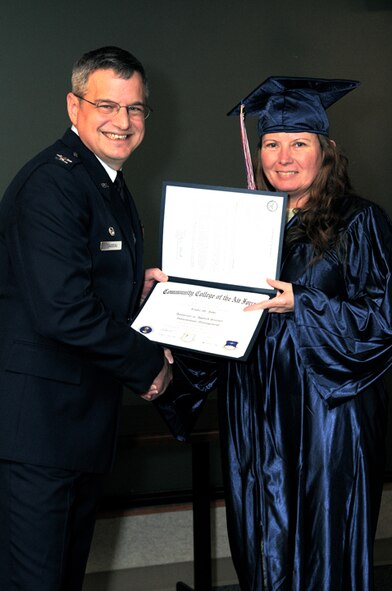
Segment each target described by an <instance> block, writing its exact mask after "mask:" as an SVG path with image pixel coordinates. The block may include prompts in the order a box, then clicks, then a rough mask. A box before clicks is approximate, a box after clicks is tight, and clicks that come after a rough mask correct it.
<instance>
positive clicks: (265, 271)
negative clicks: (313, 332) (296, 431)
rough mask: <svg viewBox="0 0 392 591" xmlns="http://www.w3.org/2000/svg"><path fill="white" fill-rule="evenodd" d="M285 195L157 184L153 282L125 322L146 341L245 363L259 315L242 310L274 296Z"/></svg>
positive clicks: (258, 321)
mask: <svg viewBox="0 0 392 591" xmlns="http://www.w3.org/2000/svg"><path fill="white" fill-rule="evenodd" d="M286 199H287V197H286V194H284V193H271V192H263V191H250V190H248V189H231V188H224V187H214V186H204V185H190V184H179V183H164V186H163V197H162V217H161V268H162V270H163V271H164V272H165V273H166V274H167V275H168V276H169V278H170V279H169V281H168V282H166V283H158V284H157V285H155V287H154V289H153V290H152V292H151V293H150V295H149V297H148V298H147V300H146V302H145V304H144V306H143V308H142V309H141V310H140V312H139V314H138V316H137V317H136V319H135V320H134V322H133V323H132V328H133V329H134V330H136V331H138V332H140V333H141V334H143V335H144V336H145V337H146V338H148V339H151V340H154V341H156V342H158V343H161V344H163V345H166V346H168V347H179V348H181V349H188V350H192V351H199V352H203V353H207V354H211V355H220V356H223V357H228V358H232V359H246V357H247V355H248V354H249V351H250V348H251V346H252V344H253V342H254V339H255V337H256V335H257V332H258V328H259V327H260V325H261V322H262V319H263V314H264V312H263V311H262V310H257V311H253V312H244V308H245V306H248V305H250V304H252V303H256V302H260V301H262V300H263V299H268V298H269V297H270V296H271V295H273V294H274V293H275V292H274V290H273V289H272V288H271V287H270V286H269V285H268V283H267V281H266V279H267V278H271V279H275V278H277V273H278V269H279V265H280V258H281V249H282V236H283V228H284V223H285V211H286Z"/></svg>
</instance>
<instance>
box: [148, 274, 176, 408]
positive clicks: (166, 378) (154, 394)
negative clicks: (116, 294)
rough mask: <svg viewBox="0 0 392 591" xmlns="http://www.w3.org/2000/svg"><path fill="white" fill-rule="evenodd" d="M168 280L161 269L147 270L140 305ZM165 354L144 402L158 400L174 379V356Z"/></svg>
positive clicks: (168, 353)
mask: <svg viewBox="0 0 392 591" xmlns="http://www.w3.org/2000/svg"><path fill="white" fill-rule="evenodd" d="M167 280H168V276H167V275H166V274H165V273H163V271H161V270H160V269H158V268H153V269H146V271H145V274H144V286H143V292H142V296H141V299H140V304H142V303H143V302H144V300H145V299H146V297H147V296H148V294H149V293H150V291H151V289H152V288H153V287H154V284H155V282H156V281H167ZM164 354H165V358H164V364H163V367H162V369H161V371H160V372H159V374H158V375H157V377H156V378H155V380H154V381H153V383H152V384H151V386H150V387H149V389H148V391H147V392H145V393H144V394H142V395H141V398H144V400H149V401H152V400H155V398H158V396H160V395H161V394H163V393H164V391H165V390H166V388H167V387H168V386H169V384H170V382H171V381H172V379H173V371H172V368H171V366H172V365H173V362H174V359H173V355H172V354H171V351H170V349H164Z"/></svg>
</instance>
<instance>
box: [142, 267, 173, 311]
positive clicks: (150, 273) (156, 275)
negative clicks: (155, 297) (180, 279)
mask: <svg viewBox="0 0 392 591" xmlns="http://www.w3.org/2000/svg"><path fill="white" fill-rule="evenodd" d="M168 279H169V277H168V276H167V275H166V273H164V272H163V271H161V270H160V269H158V267H153V268H152V269H146V270H145V272H144V285H143V291H142V296H141V298H140V305H142V303H143V302H144V300H145V299H146V297H147V296H148V294H149V293H150V291H151V290H152V288H153V287H154V283H156V282H157V281H158V282H160V281H167V280H168Z"/></svg>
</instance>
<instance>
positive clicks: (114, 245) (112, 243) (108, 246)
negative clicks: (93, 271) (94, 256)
mask: <svg viewBox="0 0 392 591" xmlns="http://www.w3.org/2000/svg"><path fill="white" fill-rule="evenodd" d="M99 246H100V249H101V250H121V249H122V240H104V241H102V242H101V243H100V245H99Z"/></svg>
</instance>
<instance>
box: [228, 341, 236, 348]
mask: <svg viewBox="0 0 392 591" xmlns="http://www.w3.org/2000/svg"><path fill="white" fill-rule="evenodd" d="M237 345H238V341H226V343H225V349H236V348H237Z"/></svg>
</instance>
